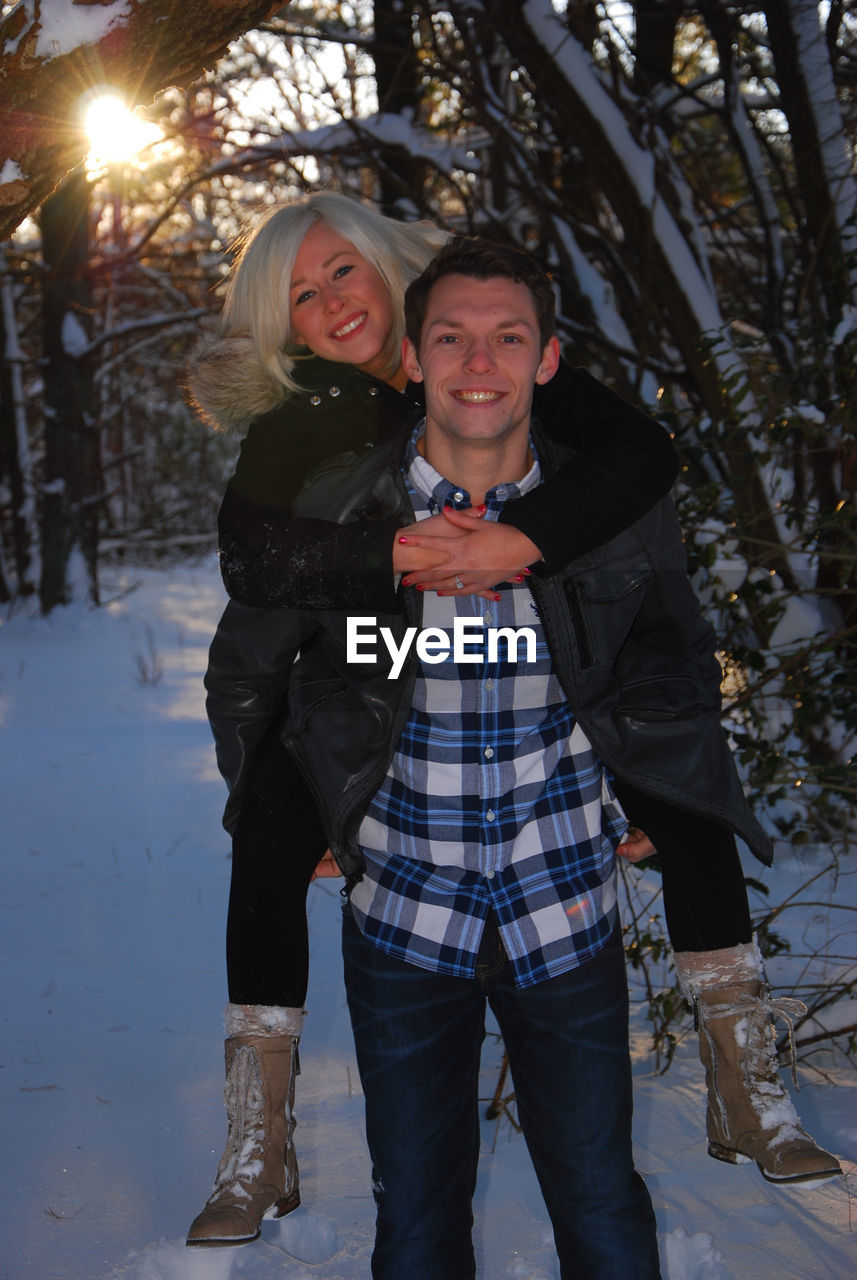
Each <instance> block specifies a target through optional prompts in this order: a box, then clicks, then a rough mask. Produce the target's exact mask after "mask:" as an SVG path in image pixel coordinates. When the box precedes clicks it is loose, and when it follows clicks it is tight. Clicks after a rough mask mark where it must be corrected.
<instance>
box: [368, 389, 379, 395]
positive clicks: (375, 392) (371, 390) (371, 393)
mask: <svg viewBox="0 0 857 1280" xmlns="http://www.w3.org/2000/svg"><path fill="white" fill-rule="evenodd" d="M369 394H370V396H376V395H377V394H378V388H377V387H370V388H369Z"/></svg>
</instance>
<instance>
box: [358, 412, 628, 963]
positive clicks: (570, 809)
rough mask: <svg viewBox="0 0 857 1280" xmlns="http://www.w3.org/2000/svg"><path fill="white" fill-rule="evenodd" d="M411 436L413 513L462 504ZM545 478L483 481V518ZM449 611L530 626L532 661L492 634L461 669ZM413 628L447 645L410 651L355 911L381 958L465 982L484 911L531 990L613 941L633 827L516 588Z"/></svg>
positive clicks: (434, 605) (444, 611)
mask: <svg viewBox="0 0 857 1280" xmlns="http://www.w3.org/2000/svg"><path fill="white" fill-rule="evenodd" d="M419 434H420V428H418V429H417V431H416V432H415V434H414V437H413V438H412V441H411V446H410V450H409V453H408V457H407V459H406V464H405V474H406V481H407V483H408V488H409V491H410V494H411V498H412V501H413V503H414V509H415V512H416V515H417V518H418V519H425V518H426V517H427V516H429V515H433V514H435V513H436V512H438V511H440V510H441V508H442V507H443V506H444V505H447V504H448V505H452V506H454V507H458V508H465V507H469V506H470V498H469V495H468V494H467V493H466V492H464V491H463V490H461V489H455V488H454V486H453V485H451V484H449V483H448V481H446V480H444V479H443V477H442V476H441V475H439V473H438V472H437V471H435V470H434V468H433V467H431V466H430V465H429V464H428V462H426V460H425V459H424V458H423V457H422V456H421V455H420V454H419V452H418V451H417V449H416V443H415V442H416V438H417V437H418V435H419ZM539 479H540V473H539V468H538V463H535V464H534V465H533V467H532V468H531V470H530V471H529V472H528V474H527V475H526V476H525V477H524V479H523V480H521V481H520V482H519V483H518V484H505V485H499V486H497V487H496V488H495V489H492V490H491V491H490V492H489V493H488V494H487V495H486V499H485V501H486V503H487V505H488V512H487V513H486V516H485V519H495V520H496V518H497V514H498V512H499V511H500V509H501V507H502V505H503V503H504V502H506V501H508V500H510V499H512V498H515V497H517V496H518V495H519V494H522V493H525V492H527V490H529V489H531V488H533V487H534V486H535V485H537V484H538V483H539ZM456 617H458V618H471V619H472V618H482V619H483V621H484V624H485V626H486V627H513V628H519V627H529V628H530V629H531V630H533V631H534V632H535V634H536V639H537V643H536V654H535V661H519V662H515V661H510V660H509V655H508V652H507V648H506V645H505V642H504V641H502V640H501V641H500V643H499V644H498V646H497V648H498V653H497V655H496V660H489V657H488V651H487V645H484V644H482V643H481V642H480V643H479V644H478V646H477V647H476V648H472V649H471V651H472V652H473V653H482V652H484V654H485V656H484V660H482V661H480V662H474V663H455V662H454V661H453V657H452V643H451V638H452V629H453V620H454V619H455V618H456ZM423 626H424V627H437V628H440V629H441V630H442V631H445V632H446V633H447V634H448V636H449V637H450V654H449V656H448V657H447V658H446V659H445V660H444V661H442V662H440V663H437V664H434V663H432V664H427V663H424V662H420V661H419V659H417V661H418V664H419V665H418V673H417V680H416V687H415V690H414V697H413V704H412V708H411V714H410V718H409V720H408V722H407V725H406V726H405V729H404V731H403V733H402V736H401V738H400V740H399V743H398V745H397V749H396V751H395V753H394V755H393V758H392V760H391V762H390V767H389V770H388V772H387V777H386V779H385V780H384V782H383V783H382V784H381V786H380V788H379V790H378V792H377V793H376V795H375V796H374V798H373V800H372V802H371V804H370V805H369V808H368V810H367V813H366V815H365V817H364V820H363V823H362V825H361V828H360V834H359V841H360V845H361V848H362V850H363V853H364V855H365V858H366V873H365V875H364V877H363V879H362V880H361V881H360V882H359V883H358V884H357V885H355V887H354V889H353V890H352V894H351V906H352V909H353V912H354V917H355V919H356V921H357V923H358V925H359V927H360V928H361V930H362V931H363V933H364V934H365V936H366V937H367V938H369V939H370V940H371V941H372V942H374V943H375V944H376V945H377V946H379V947H380V948H382V950H384V951H385V952H387V953H389V954H390V955H394V956H397V957H399V958H400V959H402V960H406V961H408V962H410V963H412V964H415V965H417V966H419V967H421V968H425V969H431V970H434V971H436V972H438V973H447V974H453V975H457V976H464V977H472V976H473V975H474V973H475V964H476V956H477V953H478V951H479V944H480V941H481V938H482V932H483V928H484V924H485V919H486V916H487V914H488V912H489V911H493V912H494V913H495V916H496V919H497V921H498V924H499V928H500V935H501V938H502V940H503V946H504V948H505V950H506V954H507V955H508V957H509V960H510V962H511V964H512V968H513V972H514V977H515V982H516V984H517V985H518V986H520V987H527V986H531V985H532V984H534V983H537V982H540V981H542V980H543V979H545V978H549V977H552V976H554V975H556V974H559V973H563V972H565V971H566V970H568V969H572V968H574V967H575V966H576V965H579V964H582V963H583V962H584V961H586V960H588V959H589V958H590V957H592V956H593V955H594V954H595V953H596V952H598V951H599V950H600V949H601V947H603V946H604V944H605V943H606V941H607V939H608V938H609V936H610V933H611V931H612V928H613V925H614V923H615V919H616V913H617V908H616V870H615V858H614V849H615V845H616V844H617V843H618V841H619V838H620V836H621V834H622V833H623V832H624V831H625V829H626V827H627V823H626V821H625V818H624V815H623V814H622V811H621V809H620V807H619V804H618V801H617V800H616V798H615V796H614V795H613V791H612V788H611V785H610V780H609V777H608V776H607V774H606V772H605V769H604V766H603V765H602V764H601V761H600V760H599V759H598V758H597V757H596V755H595V754H594V752H593V750H592V747H591V745H590V743H589V741H588V740H587V738H586V736H585V734H584V733H583V730H582V729H581V728H580V726H579V725H578V724H577V723H576V721H575V718H574V714H573V712H572V710H571V708H570V707H569V706H568V704H567V702H566V701H565V695H564V693H563V691H562V688H561V686H560V684H559V681H558V680H557V678H556V676H555V675H554V674H553V671H552V664H551V660H550V655H549V653H548V650H547V646H546V644H545V641H544V637H543V634H542V628H541V624H540V621H539V618H538V615H537V613H536V611H535V605H534V602H533V599H532V596H531V594H530V591H529V590H528V588H527V586H526V585H525V584H521V585H515V586H512V587H508V588H507V587H504V588H503V591H502V600H501V601H500V602H499V603H494V602H489V601H485V600H481V599H479V598H477V597H475V596H463V597H451V596H447V597H445V598H438V596H436V595H435V594H433V593H432V594H430V595H426V597H425V599H424V614H423ZM477 634H478V633H477ZM519 657H521V658H523V657H525V654H524V650H523V646H522V645H521V646H519Z"/></svg>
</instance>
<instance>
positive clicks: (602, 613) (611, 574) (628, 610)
mask: <svg viewBox="0 0 857 1280" xmlns="http://www.w3.org/2000/svg"><path fill="white" fill-rule="evenodd" d="M652 576H653V570H652V565H651V561H650V559H649V557H648V556H647V555H635V556H634V557H633V558H631V559H629V560H626V561H623V562H621V563H619V564H612V565H609V566H603V567H597V568H593V569H587V570H585V571H584V572H583V573H579V574H575V576H574V577H572V578H569V579H567V580H566V582H565V583H564V584H563V585H564V589H565V596H566V602H567V604H568V610H569V616H570V619H571V624H572V628H573V630H574V636H575V641H576V643H577V651H578V656H579V661H580V665H581V667H584V668H585V667H591V666H595V665H607V666H611V667H612V666H613V665H614V663H615V661H616V657H617V655H618V653H619V651H620V650H621V648H622V645H623V644H624V643H625V640H626V638H627V636H628V633H629V632H630V630H631V628H632V626H633V625H634V620H635V619H636V617H637V614H638V612H639V610H640V606H641V604H642V602H643V598H644V596H645V591H646V587H647V585H648V583H649V582H650V581H651V579H652Z"/></svg>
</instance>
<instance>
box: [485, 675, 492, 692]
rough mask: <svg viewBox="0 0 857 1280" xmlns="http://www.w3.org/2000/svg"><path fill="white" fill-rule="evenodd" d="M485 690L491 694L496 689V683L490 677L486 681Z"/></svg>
mask: <svg viewBox="0 0 857 1280" xmlns="http://www.w3.org/2000/svg"><path fill="white" fill-rule="evenodd" d="M485 688H486V689H487V690H488V692H489V693H490V692H491V690H492V689H493V688H494V681H493V680H492V679H490V677H489V679H487V680H486V681H485Z"/></svg>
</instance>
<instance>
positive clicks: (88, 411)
mask: <svg viewBox="0 0 857 1280" xmlns="http://www.w3.org/2000/svg"><path fill="white" fill-rule="evenodd" d="M88 204H89V182H88V181H87V179H86V176H85V174H84V173H83V172H82V171H81V170H78V171H77V172H76V173H74V174H72V175H71V176H70V177H69V178H67V179H66V181H65V182H64V183H63V185H62V186H61V187H60V188H59V190H58V191H56V192H55V193H54V194H53V195H52V196H51V197H50V199H49V200H46V201H45V204H44V205H43V207H42V213H41V224H42V255H43V257H44V261H45V267H46V269H47V270H46V276H45V282H44V287H43V303H42V306H43V358H44V365H45V446H44V447H45V455H44V481H43V501H42V579H41V585H40V598H41V606H42V612H43V613H49V612H50V610H51V609H53V608H54V606H55V605H58V604H67V603H68V601H69V599H70V584H69V582H68V570H69V561H70V559H71V556H72V552H73V551H74V550H75V548H78V547H79V548H80V550H81V552H82V553H83V558H84V561H85V564H86V570H87V578H88V593H89V597H90V598H91V599H92V600H93V601H95V602H96V603H97V600H98V583H97V573H96V558H97V548H98V519H99V506H100V503H101V500H102V490H103V484H102V480H101V467H100V463H99V449H98V433H97V430H96V425H95V422H94V415H93V386H92V358H91V356H90V354H89V351H88V345H89V342H90V341H91V338H92V333H91V324H92V300H91V295H90V282H89V274H88V250H89V235H88Z"/></svg>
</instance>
